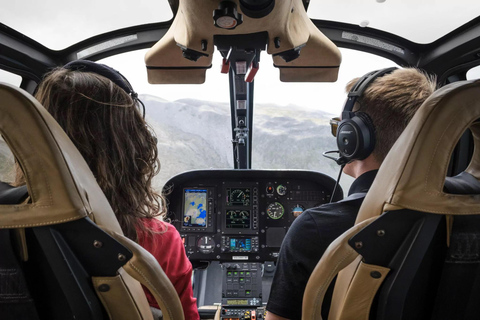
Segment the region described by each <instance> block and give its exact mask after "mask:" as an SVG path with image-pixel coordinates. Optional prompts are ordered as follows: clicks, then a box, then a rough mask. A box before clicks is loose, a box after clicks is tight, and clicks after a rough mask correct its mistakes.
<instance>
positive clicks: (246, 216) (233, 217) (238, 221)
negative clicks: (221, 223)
mask: <svg viewBox="0 0 480 320" xmlns="http://www.w3.org/2000/svg"><path fill="white" fill-rule="evenodd" d="M226 227H227V228H236V229H250V210H228V211H227V213H226Z"/></svg>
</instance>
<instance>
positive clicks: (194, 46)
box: [145, 0, 341, 84]
mask: <svg viewBox="0 0 480 320" xmlns="http://www.w3.org/2000/svg"><path fill="white" fill-rule="evenodd" d="M232 2H234V3H235V4H236V6H237V10H238V12H241V6H240V4H239V0H232ZM219 3H220V1H218V0H203V1H198V0H180V1H179V8H178V11H177V14H176V16H175V19H174V21H173V22H172V25H171V26H170V29H169V30H168V31H167V33H166V34H165V35H164V36H163V37H162V38H161V39H160V41H158V42H157V43H156V44H155V45H154V46H153V47H152V48H151V49H150V50H149V51H148V52H147V54H146V56H145V63H146V66H147V73H148V81H149V82H150V83H192V84H193V83H203V82H205V72H206V70H207V69H208V68H210V67H211V64H212V54H213V52H214V36H215V35H248V34H254V33H259V32H268V43H267V52H268V54H271V55H273V56H274V58H273V60H274V65H275V66H276V67H277V68H279V69H280V79H281V80H282V81H288V82H290V81H291V82H297V81H316V82H324V81H328V82H331V81H336V80H337V75H338V70H339V66H340V61H341V54H340V51H339V50H338V48H337V47H336V46H335V45H334V44H333V42H331V41H330V40H329V39H328V38H327V37H326V36H325V35H323V34H322V33H321V32H320V31H319V30H318V28H317V27H316V26H315V25H314V24H313V22H312V21H311V20H310V19H309V18H308V16H307V13H306V11H305V7H304V5H303V3H302V1H301V0H289V1H284V0H281V1H280V0H277V1H275V2H274V3H275V6H274V7H273V10H272V11H271V12H270V13H269V14H268V15H266V16H264V17H262V18H251V17H249V16H248V15H246V14H243V23H242V24H239V25H238V26H237V27H236V28H235V29H222V28H217V27H215V26H214V23H213V18H212V13H213V11H214V10H215V9H218V6H219ZM275 39H277V40H275ZM182 48H183V49H184V50H185V49H188V50H190V51H193V52H195V53H196V56H198V57H199V58H198V60H197V61H192V60H188V59H186V58H184V57H183V55H182ZM299 48H301V49H300V56H299V57H298V58H296V59H294V60H292V61H289V62H286V61H285V60H284V59H282V58H281V53H284V52H289V51H292V50H294V49H299ZM279 54H280V55H279Z"/></svg>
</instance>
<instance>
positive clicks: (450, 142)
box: [302, 81, 480, 319]
mask: <svg viewBox="0 0 480 320" xmlns="http://www.w3.org/2000/svg"><path fill="white" fill-rule="evenodd" d="M478 119H480V81H465V82H459V83H453V84H450V85H447V86H445V87H443V88H441V89H439V90H438V91H437V92H435V93H434V94H433V95H432V96H431V97H430V98H429V99H428V100H427V101H426V102H425V103H424V104H423V106H422V107H421V108H420V110H419V111H418V113H417V114H416V115H415V117H414V118H413V120H412V121H411V123H410V124H409V125H408V127H407V129H406V130H405V132H404V133H403V134H402V135H401V137H400V138H399V140H398V141H397V143H396V144H395V145H394V147H393V149H392V150H391V152H390V153H389V154H388V156H387V158H386V159H385V161H384V163H383V164H382V167H381V168H380V170H379V172H378V175H377V178H376V180H375V182H374V184H373V186H372V188H371V189H370V191H369V192H368V194H367V196H366V198H365V201H364V203H363V205H362V207H361V209H360V212H359V215H358V218H357V221H356V225H355V226H354V227H352V228H351V229H350V230H348V231H346V232H345V233H344V234H343V235H342V236H341V237H339V238H338V239H337V240H335V241H334V242H333V243H332V244H331V245H330V246H329V248H328V250H327V251H326V253H325V254H324V256H323V257H322V258H321V260H320V261H319V263H318V265H317V267H316V268H315V270H314V272H313V274H312V275H311V277H310V279H309V282H308V284H307V287H306V290H305V294H304V303H303V309H302V310H303V319H321V318H322V317H321V315H320V310H321V306H322V300H323V297H324V294H325V291H326V289H327V288H328V285H329V284H330V282H331V281H332V279H333V278H334V277H335V276H336V275H337V274H338V278H337V281H336V285H335V292H334V295H333V301H332V305H331V309H330V313H329V319H369V318H372V316H373V318H374V319H375V318H376V319H397V318H398V319H405V318H407V319H417V318H418V319H447V318H450V319H453V318H455V319H463V318H465V319H467V318H469V316H468V315H467V314H463V315H462V316H460V315H458V314H457V315H456V316H455V314H454V315H453V317H452V315H449V316H447V315H445V313H446V312H449V310H450V309H455V308H456V306H455V304H456V303H463V301H454V299H455V295H456V294H461V293H462V291H463V290H464V289H465V288H467V287H468V289H469V290H471V291H468V292H471V294H473V293H475V294H478V288H477V289H471V288H470V287H471V286H472V285H471V284H472V283H474V282H476V281H477V280H475V276H476V274H477V273H478V272H477V271H476V270H479V269H476V270H474V272H473V274H474V276H473V277H472V278H471V279H466V282H469V281H470V283H466V284H464V285H463V286H462V285H459V286H458V288H455V289H454V288H452V287H449V286H444V285H443V283H447V282H448V281H450V282H448V283H455V280H453V281H452V279H449V278H450V277H451V274H450V273H448V272H446V271H448V270H447V268H446V266H447V264H448V263H450V264H449V266H451V265H454V264H455V263H452V261H450V260H451V259H460V260H461V259H464V258H465V256H466V253H468V252H467V251H468V250H465V249H461V246H458V245H457V247H455V246H453V245H452V244H451V243H450V242H451V235H452V233H451V231H452V226H453V230H455V226H456V225H457V224H459V223H460V222H461V221H462V220H463V219H464V218H469V219H470V218H473V219H475V218H476V216H475V215H479V214H480V196H479V195H478V194H455V193H456V192H446V191H445V190H444V183H445V176H446V174H447V170H448V165H449V162H450V157H451V154H452V152H453V149H454V147H455V145H456V143H457V141H458V140H459V139H460V137H461V135H462V134H463V133H464V132H465V131H466V130H467V129H468V128H469V129H470V130H471V131H472V134H473V140H474V143H475V149H474V152H473V157H472V160H471V162H470V165H469V166H468V168H467V169H466V170H465V173H464V175H467V176H469V177H470V178H471V179H472V180H473V181H474V183H478V180H479V179H480V123H479V122H478V121H477V120H478ZM474 221H478V219H476V220H474ZM467 225H468V223H467ZM478 225H479V224H478V223H474V224H472V223H470V226H469V228H471V227H474V228H475V234H474V238H475V237H477V235H478V232H479V231H478V229H480V228H479V227H478ZM466 238H468V236H467V237H466ZM476 244H477V242H475V241H474V242H470V245H471V246H472V247H471V248H470V249H471V250H474V249H475V248H474V247H473V246H474V245H476ZM449 245H450V246H449ZM470 249H469V250H470ZM452 250H457V253H460V255H458V254H457V256H459V257H456V256H455V254H450V253H451V251H452ZM462 250H463V251H462ZM475 250H476V249H475ZM477 251H478V250H477ZM446 253H448V254H446ZM477 253H478V252H477ZM462 256H463V257H462ZM470 258H472V259H473V260H472V261H470V262H475V263H476V265H480V261H479V259H478V258H479V257H478V254H476V255H470ZM453 262H459V261H453ZM460 262H462V261H460ZM463 262H465V261H463ZM467 262H468V261H467ZM444 265H445V266H444ZM455 285H456V284H455ZM442 290H444V291H451V292H450V293H448V292H447V293H448V294H450V295H445V294H444V293H442V292H441V291H442ZM475 290H476V291H475ZM399 292H400V293H401V294H399ZM447 296H448V297H449V298H445V297H447ZM464 298H465V299H463V300H468V299H469V298H470V295H469V294H466V295H465V297H464ZM477 301H478V300H477ZM475 304H477V305H478V303H475ZM465 305H468V306H469V308H470V305H469V304H468V302H465ZM472 308H474V309H472V310H473V311H472V312H471V314H470V316H471V315H472V314H474V315H476V318H478V312H479V310H478V307H472ZM475 308H476V309H475ZM392 310H395V313H391V311H392ZM462 310H463V308H459V309H457V311H456V312H463V311H462ZM389 313H391V314H390V315H389V316H386V315H388V314H389ZM408 314H410V317H407V315H408Z"/></svg>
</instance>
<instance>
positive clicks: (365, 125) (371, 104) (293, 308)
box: [266, 68, 436, 320]
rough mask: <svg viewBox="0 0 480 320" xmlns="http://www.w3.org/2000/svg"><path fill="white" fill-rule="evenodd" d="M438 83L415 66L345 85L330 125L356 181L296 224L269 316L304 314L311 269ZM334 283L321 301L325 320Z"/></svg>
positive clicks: (349, 220)
mask: <svg viewBox="0 0 480 320" xmlns="http://www.w3.org/2000/svg"><path fill="white" fill-rule="evenodd" d="M435 87H436V82H435V79H434V78H433V77H430V76H428V75H426V74H424V73H422V72H420V71H419V70H417V69H414V68H405V69H396V68H389V69H384V70H379V71H375V72H371V73H369V74H367V75H365V76H364V77H362V78H357V79H353V80H352V81H350V82H349V83H348V84H347V87H346V90H347V92H348V98H347V102H346V104H345V107H344V111H343V112H342V120H343V121H341V122H340V119H339V118H335V119H332V121H331V125H332V134H334V136H337V145H338V147H339V153H340V157H339V158H338V159H335V160H336V161H337V163H339V164H341V165H342V169H343V172H344V173H345V174H347V175H349V176H351V177H353V178H355V181H354V182H353V184H352V185H351V187H350V190H349V192H348V197H346V198H345V199H344V200H342V201H339V202H336V203H330V204H324V205H322V206H319V207H316V208H312V209H309V210H306V211H305V212H304V213H302V214H301V215H300V216H299V217H298V218H297V219H296V220H295V221H294V223H293V224H292V226H291V228H290V229H289V231H288V232H287V235H286V236H285V239H284V241H283V243H282V247H281V249H280V254H279V258H278V261H277V268H276V271H275V275H274V278H273V283H272V288H271V293H270V297H269V300H268V304H267V307H266V309H267V311H268V313H267V317H266V319H267V320H278V319H301V316H302V300H303V292H304V290H305V287H306V285H307V281H308V278H309V277H310V274H311V273H312V271H313V269H314V268H315V266H316V264H317V262H318V261H319V260H320V258H321V256H322V255H323V253H324V252H325V250H326V249H327V247H328V246H329V245H330V243H331V242H332V241H333V240H335V239H336V238H337V237H338V236H340V235H341V234H342V233H343V232H345V231H346V230H348V229H349V228H350V227H352V226H353V225H354V223H355V219H356V216H357V214H358V211H359V209H360V206H361V204H362V201H363V199H364V197H365V194H366V193H367V191H368V189H369V188H370V186H371V184H372V183H373V180H374V179H375V175H376V173H377V170H378V168H379V167H380V165H381V164H382V161H383V160H384V159H385V157H386V155H387V153H388V152H389V150H390V149H391V147H392V146H393V144H394V143H395V141H396V140H397V138H398V137H399V136H400V134H401V133H402V131H403V130H404V129H405V127H406V126H407V124H408V122H409V121H410V119H411V118H412V116H413V115H414V113H415V112H416V111H417V109H418V108H419V107H420V105H422V103H423V102H424V101H425V100H426V99H427V98H428V97H429V96H430V95H431V94H432V93H433V91H434V90H435ZM337 131H338V132H337ZM352 132H353V133H352ZM352 134H353V136H352ZM357 135H361V136H360V137H359V136H357ZM352 146H353V147H352ZM333 286H334V285H333V284H332V285H331V286H330V288H329V290H328V291H327V294H326V300H325V302H324V304H323V306H324V307H323V310H322V316H323V318H324V319H327V315H328V310H329V307H330V300H331V296H332V293H333Z"/></svg>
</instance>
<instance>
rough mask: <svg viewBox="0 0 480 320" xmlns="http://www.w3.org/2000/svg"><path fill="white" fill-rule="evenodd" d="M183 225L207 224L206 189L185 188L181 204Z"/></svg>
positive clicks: (198, 225) (196, 225)
mask: <svg viewBox="0 0 480 320" xmlns="http://www.w3.org/2000/svg"><path fill="white" fill-rule="evenodd" d="M183 226H184V227H206V226H207V190H206V189H185V199H184V206H183Z"/></svg>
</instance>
